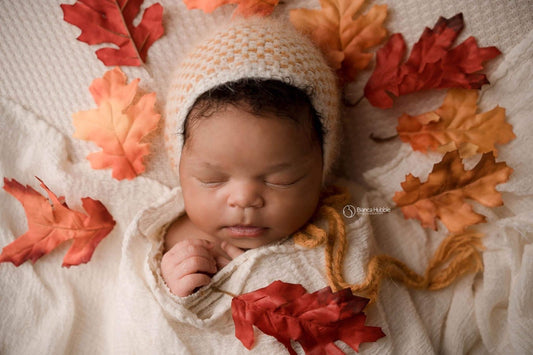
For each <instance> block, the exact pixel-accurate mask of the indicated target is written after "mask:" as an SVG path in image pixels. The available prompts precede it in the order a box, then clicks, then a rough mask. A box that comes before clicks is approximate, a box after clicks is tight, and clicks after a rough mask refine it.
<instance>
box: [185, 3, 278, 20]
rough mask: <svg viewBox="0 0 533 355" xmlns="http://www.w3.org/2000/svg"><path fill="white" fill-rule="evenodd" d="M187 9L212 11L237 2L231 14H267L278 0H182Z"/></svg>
mask: <svg viewBox="0 0 533 355" xmlns="http://www.w3.org/2000/svg"><path fill="white" fill-rule="evenodd" d="M183 2H184V3H185V5H187V8H188V9H190V10H191V9H200V10H203V11H204V12H206V13H211V12H213V11H214V10H215V9H216V8H217V7H220V6H222V5H227V4H238V5H239V6H237V8H236V9H235V12H234V13H233V15H234V16H235V15H241V16H243V17H250V16H254V15H257V16H268V15H270V14H271V13H272V11H274V8H275V7H276V6H277V5H278V3H279V0H183Z"/></svg>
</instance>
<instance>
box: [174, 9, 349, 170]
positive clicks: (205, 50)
mask: <svg viewBox="0 0 533 355" xmlns="http://www.w3.org/2000/svg"><path fill="white" fill-rule="evenodd" d="M244 78H257V79H277V80H280V81H282V82H284V83H287V84H290V85H293V86H295V87H297V88H300V89H303V90H304V91H305V92H306V93H307V94H308V95H309V97H310V98H311V103H312V104H313V106H314V108H315V110H316V111H317V112H318V113H319V114H320V117H321V121H322V125H323V126H324V130H325V134H324V146H323V150H324V178H326V177H327V176H328V173H329V171H330V168H331V165H332V163H333V161H334V159H335V157H336V154H337V151H338V143H339V139H338V132H339V124H340V122H339V94H338V87H337V83H336V77H335V74H334V72H333V71H332V69H331V68H330V67H329V66H328V65H327V63H326V61H325V59H324V58H323V56H322V54H321V53H320V51H319V50H318V48H317V47H315V46H314V45H313V44H312V43H311V41H310V40H308V39H307V38H306V37H304V36H303V35H301V34H300V33H298V32H297V31H296V30H295V29H294V28H293V27H292V26H291V25H290V24H286V23H283V22H280V21H277V20H272V19H259V18H255V19H248V20H240V21H237V22H234V23H232V24H230V25H229V26H228V27H226V28H225V29H223V30H221V31H219V32H217V33H216V34H215V35H214V36H213V37H211V38H210V39H208V40H206V41H204V42H203V43H201V44H199V45H198V46H197V47H195V48H194V49H193V50H192V52H191V53H189V55H188V56H187V57H186V58H185V59H184V60H183V61H182V62H181V64H180V65H179V67H178V69H177V71H176V72H175V73H174V75H173V78H172V84H171V87H170V89H169V94H168V97H167V103H166V107H167V109H166V117H165V144H166V147H167V152H168V154H169V158H170V161H171V163H172V165H173V167H174V170H175V171H176V172H177V171H178V167H179V158H180V154H181V149H182V146H183V136H182V134H181V132H182V131H183V123H184V121H185V119H186V117H187V115H188V113H189V111H190V110H191V108H192V106H193V105H194V103H195V101H196V99H197V98H198V97H199V96H200V95H201V94H203V93H204V92H206V91H207V90H209V89H212V88H214V87H216V86H219V85H221V84H224V83H228V82H233V81H237V80H240V79H244Z"/></svg>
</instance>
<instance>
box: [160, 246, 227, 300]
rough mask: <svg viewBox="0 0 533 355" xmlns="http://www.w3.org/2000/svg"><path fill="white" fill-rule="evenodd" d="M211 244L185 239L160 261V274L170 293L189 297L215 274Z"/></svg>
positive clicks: (215, 266)
mask: <svg viewBox="0 0 533 355" xmlns="http://www.w3.org/2000/svg"><path fill="white" fill-rule="evenodd" d="M212 248H213V244H212V243H211V242H209V241H207V240H203V239H187V240H183V241H181V242H178V243H176V244H175V245H174V246H173V247H172V248H171V249H170V250H169V251H168V252H166V253H165V254H164V255H163V258H162V260H161V274H162V275H163V279H164V280H165V282H166V283H167V286H168V287H169V288H170V291H171V292H172V293H173V294H175V295H176V296H179V297H185V296H189V295H190V294H192V293H193V292H194V290H195V289H197V288H199V287H202V286H205V285H207V284H208V283H209V282H210V281H211V276H210V275H213V274H215V273H216V272H217V263H216V260H215V257H214V256H213V255H212V253H211V249H212Z"/></svg>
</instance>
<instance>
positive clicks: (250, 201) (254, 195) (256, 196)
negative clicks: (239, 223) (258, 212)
mask: <svg viewBox="0 0 533 355" xmlns="http://www.w3.org/2000/svg"><path fill="white" fill-rule="evenodd" d="M261 190H262V189H261V187H260V186H259V184H257V183H255V182H235V183H233V184H232V186H231V190H230V193H229V196H228V206H230V207H240V208H249V207H253V208H261V207H263V206H264V204H265V201H264V199H263V196H262V194H261Z"/></svg>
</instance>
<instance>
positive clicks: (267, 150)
mask: <svg viewBox="0 0 533 355" xmlns="http://www.w3.org/2000/svg"><path fill="white" fill-rule="evenodd" d="M189 133H190V134H189V137H188V138H187V143H186V144H185V146H184V148H183V152H182V155H181V159H180V181H181V186H182V189H183V197H184V200H185V210H186V212H187V215H188V216H189V218H190V220H191V221H192V222H193V223H194V224H195V225H196V227H198V228H199V229H200V230H202V231H203V232H206V233H208V234H209V235H212V236H214V237H216V238H218V239H219V240H221V241H223V240H226V241H228V242H230V243H232V244H234V245H235V246H237V247H240V248H243V249H249V248H256V247H259V246H261V245H264V244H267V243H269V242H272V241H275V240H279V239H281V238H284V237H286V236H288V235H290V234H292V233H293V232H295V231H296V230H298V229H299V228H300V227H302V226H303V225H304V224H305V223H306V222H307V221H308V220H309V218H310V217H311V216H312V215H313V212H314V211H315V208H316V206H317V204H318V199H319V194H320V190H321V185H322V152H321V149H320V146H319V143H318V142H314V141H312V139H311V138H310V137H309V134H308V132H307V128H306V127H304V126H303V125H302V124H299V123H297V122H294V121H292V120H289V119H286V118H278V117H275V116H272V117H268V116H267V117H258V116H255V115H253V114H251V113H249V112H247V111H245V110H242V109H239V108H236V107H234V106H231V105H229V106H227V107H226V108H225V109H223V110H220V111H218V112H215V113H214V114H213V115H211V116H209V117H207V118H201V119H200V120H199V121H197V122H196V123H195V124H193V125H192V126H191V128H190V130H189Z"/></svg>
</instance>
